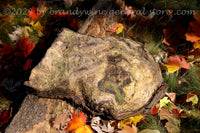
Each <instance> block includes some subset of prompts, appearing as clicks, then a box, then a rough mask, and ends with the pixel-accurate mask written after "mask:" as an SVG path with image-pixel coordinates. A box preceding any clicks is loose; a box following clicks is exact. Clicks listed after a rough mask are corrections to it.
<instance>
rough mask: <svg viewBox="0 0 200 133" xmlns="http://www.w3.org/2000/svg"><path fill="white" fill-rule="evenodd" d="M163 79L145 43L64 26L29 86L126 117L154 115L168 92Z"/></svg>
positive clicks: (103, 112) (111, 115)
mask: <svg viewBox="0 0 200 133" xmlns="http://www.w3.org/2000/svg"><path fill="white" fill-rule="evenodd" d="M162 82H163V79H162V75H161V71H160V68H159V65H158V64H157V63H156V62H155V61H154V59H153V58H152V56H151V55H150V54H149V53H148V52H147V51H146V50H145V49H144V47H143V46H142V44H140V43H138V42H135V41H132V40H129V39H124V38H114V37H106V38H95V37H91V36H86V35H81V34H78V33H75V32H73V31H70V30H68V29H64V30H63V31H62V32H61V33H60V35H59V36H58V38H57V40H56V41H55V42H54V43H53V44H52V46H51V47H50V48H49V49H48V50H47V52H46V55H45V57H44V58H43V59H42V61H41V62H40V63H39V64H38V65H37V66H36V67H35V68H34V69H33V70H32V72H31V75H30V81H27V82H25V85H27V86H30V87H32V88H34V89H35V90H37V91H38V93H39V95H40V96H43V97H59V98H71V99H73V101H74V102H75V103H76V104H79V105H83V106H84V107H85V108H86V109H88V110H90V111H91V112H92V113H94V114H101V115H106V116H108V117H109V118H114V119H118V120H120V119H124V118H127V117H129V116H133V115H136V114H137V113H149V111H150V110H151V108H152V107H153V106H154V105H155V104H156V102H157V101H159V100H160V98H161V97H162V96H164V94H165V91H166V89H167V87H166V86H162ZM159 88H160V89H159Z"/></svg>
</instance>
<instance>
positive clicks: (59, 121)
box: [53, 109, 69, 129]
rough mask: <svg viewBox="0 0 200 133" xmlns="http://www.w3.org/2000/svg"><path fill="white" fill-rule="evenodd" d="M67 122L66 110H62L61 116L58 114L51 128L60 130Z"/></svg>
mask: <svg viewBox="0 0 200 133" xmlns="http://www.w3.org/2000/svg"><path fill="white" fill-rule="evenodd" d="M68 120H69V114H67V112H66V110H65V109H64V110H63V112H62V114H59V115H58V116H57V117H56V119H55V121H54V124H53V127H55V128H56V129H62V128H63V127H64V126H66V122H67V121H68Z"/></svg>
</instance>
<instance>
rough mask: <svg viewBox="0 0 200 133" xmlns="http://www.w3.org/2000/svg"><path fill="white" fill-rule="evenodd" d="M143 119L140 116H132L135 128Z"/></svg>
mask: <svg viewBox="0 0 200 133" xmlns="http://www.w3.org/2000/svg"><path fill="white" fill-rule="evenodd" d="M143 119H144V116H143V115H141V114H140V115H138V116H134V120H133V122H134V124H135V126H136V125H137V123H138V122H140V121H141V120H143Z"/></svg>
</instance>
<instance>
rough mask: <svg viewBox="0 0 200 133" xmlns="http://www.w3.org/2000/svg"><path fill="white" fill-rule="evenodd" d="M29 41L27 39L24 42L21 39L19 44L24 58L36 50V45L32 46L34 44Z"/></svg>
mask: <svg viewBox="0 0 200 133" xmlns="http://www.w3.org/2000/svg"><path fill="white" fill-rule="evenodd" d="M28 41H29V38H28V37H27V38H25V39H23V40H20V39H19V40H18V42H17V47H18V49H19V50H20V51H22V52H23V54H24V57H27V56H28V55H29V54H30V53H31V52H32V50H33V49H34V48H35V44H32V42H28Z"/></svg>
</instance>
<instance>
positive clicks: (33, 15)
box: [28, 7, 42, 21]
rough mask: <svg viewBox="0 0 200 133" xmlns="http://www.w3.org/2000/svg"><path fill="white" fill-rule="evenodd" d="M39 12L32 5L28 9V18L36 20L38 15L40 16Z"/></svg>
mask: <svg viewBox="0 0 200 133" xmlns="http://www.w3.org/2000/svg"><path fill="white" fill-rule="evenodd" d="M41 15H42V14H41V13H39V12H37V13H36V8H35V7H32V9H31V10H28V16H29V17H30V18H32V19H33V20H34V21H36V20H38V19H39V18H40V17H41Z"/></svg>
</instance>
